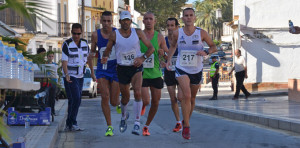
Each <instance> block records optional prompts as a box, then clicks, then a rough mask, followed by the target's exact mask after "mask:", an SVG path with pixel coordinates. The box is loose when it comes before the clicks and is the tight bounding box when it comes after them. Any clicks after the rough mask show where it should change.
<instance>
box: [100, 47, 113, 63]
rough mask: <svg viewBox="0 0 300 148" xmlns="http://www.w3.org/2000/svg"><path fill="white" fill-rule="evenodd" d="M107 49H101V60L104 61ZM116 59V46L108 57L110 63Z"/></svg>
mask: <svg viewBox="0 0 300 148" xmlns="http://www.w3.org/2000/svg"><path fill="white" fill-rule="evenodd" d="M105 49H106V47H102V48H101V49H100V56H101V59H102V56H103V53H104V51H105ZM115 59H116V50H115V46H113V47H112V48H111V53H110V54H109V57H108V59H107V60H108V61H109V60H115Z"/></svg>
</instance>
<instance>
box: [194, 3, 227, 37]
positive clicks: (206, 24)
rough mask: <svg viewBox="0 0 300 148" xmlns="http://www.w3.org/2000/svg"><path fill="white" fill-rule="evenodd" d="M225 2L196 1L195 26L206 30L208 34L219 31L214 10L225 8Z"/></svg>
mask: <svg viewBox="0 0 300 148" xmlns="http://www.w3.org/2000/svg"><path fill="white" fill-rule="evenodd" d="M227 4H228V3H227V0H204V1H201V0H198V1H196V2H195V3H194V7H195V9H196V17H197V19H196V25H198V26H200V27H202V28H205V29H207V31H208V33H210V32H215V31H216V29H220V26H221V25H220V23H219V22H218V20H217V18H216V14H215V13H216V10H217V9H218V8H225V7H226V6H227ZM213 34H215V33H213Z"/></svg>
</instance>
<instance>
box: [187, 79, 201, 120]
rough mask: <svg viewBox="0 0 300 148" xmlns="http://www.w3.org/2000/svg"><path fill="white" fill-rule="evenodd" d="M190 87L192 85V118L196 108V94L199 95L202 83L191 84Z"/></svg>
mask: <svg viewBox="0 0 300 148" xmlns="http://www.w3.org/2000/svg"><path fill="white" fill-rule="evenodd" d="M190 87H191V111H190V118H191V116H192V113H193V111H194V108H195V99H196V95H197V92H198V89H199V87H200V84H198V85H193V84H192V85H190ZM190 118H189V119H190Z"/></svg>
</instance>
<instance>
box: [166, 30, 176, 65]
mask: <svg viewBox="0 0 300 148" xmlns="http://www.w3.org/2000/svg"><path fill="white" fill-rule="evenodd" d="M172 38H173V40H172V41H171V43H170V48H169V52H168V62H167V65H166V67H167V69H168V70H171V69H170V68H169V67H170V66H171V59H172V57H173V55H174V53H175V50H176V48H177V40H178V30H176V31H174V32H173V34H172Z"/></svg>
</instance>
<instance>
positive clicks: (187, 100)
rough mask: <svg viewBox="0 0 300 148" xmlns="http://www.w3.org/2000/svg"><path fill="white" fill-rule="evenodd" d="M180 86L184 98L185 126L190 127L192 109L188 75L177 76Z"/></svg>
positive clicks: (182, 108) (183, 114) (182, 104)
mask: <svg viewBox="0 0 300 148" xmlns="http://www.w3.org/2000/svg"><path fill="white" fill-rule="evenodd" d="M177 81H178V83H179V85H178V86H179V87H180V89H181V90H182V94H183V99H182V101H181V110H182V116H183V120H184V125H183V126H184V127H189V126H190V122H189V114H190V111H191V89H190V79H189V77H188V76H187V75H182V76H180V77H177Z"/></svg>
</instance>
